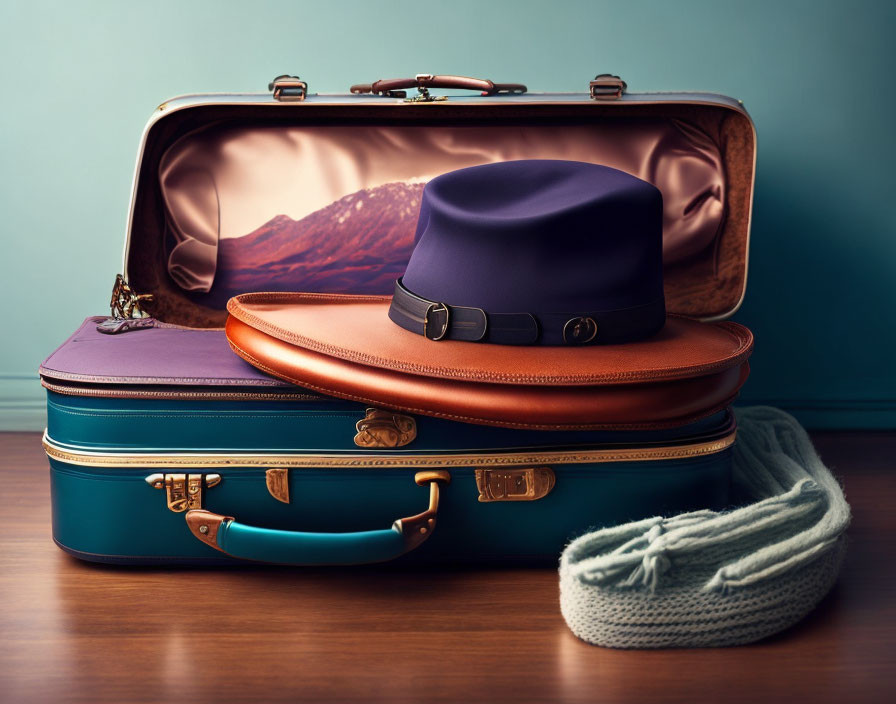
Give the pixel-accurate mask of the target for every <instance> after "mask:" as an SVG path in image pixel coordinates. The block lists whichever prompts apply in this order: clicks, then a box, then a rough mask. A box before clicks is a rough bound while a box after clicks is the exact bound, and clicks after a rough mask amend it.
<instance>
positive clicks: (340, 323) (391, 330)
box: [227, 293, 753, 386]
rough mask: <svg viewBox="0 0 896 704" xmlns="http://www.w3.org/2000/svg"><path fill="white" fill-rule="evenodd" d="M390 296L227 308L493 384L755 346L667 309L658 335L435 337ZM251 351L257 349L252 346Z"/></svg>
mask: <svg viewBox="0 0 896 704" xmlns="http://www.w3.org/2000/svg"><path fill="white" fill-rule="evenodd" d="M389 300H390V299H389V298H388V297H385V296H357V295H355V296H353V295H345V294H312V293H252V294H244V295H242V296H237V297H235V298H232V299H231V300H230V301H229V302H228V304H227V310H228V311H229V312H230V315H231V319H232V318H237V319H239V320H240V321H242V322H243V323H245V324H247V325H248V326H251V327H253V328H256V329H258V330H260V331H262V332H264V333H266V334H267V335H270V336H271V337H274V338H276V339H278V340H282V341H283V342H288V343H289V344H291V345H294V346H297V347H301V348H304V349H306V350H308V351H311V352H317V353H320V354H323V355H328V356H332V357H336V358H339V359H342V360H345V361H348V362H354V363H356V364H360V365H366V366H371V367H378V368H380V369H383V370H390V371H396V372H403V373H405V374H414V375H419V376H426V377H438V378H442V379H452V380H459V381H474V382H483V383H489V384H521V385H535V386H558V385H559V386H584V385H609V384H645V383H652V382H658V381H659V382H665V381H670V380H673V379H685V378H694V377H701V376H705V375H708V374H712V373H715V372H720V371H723V370H725V369H729V368H732V367H737V366H738V365H740V364H741V363H742V362H744V361H745V360H746V359H747V358H748V357H749V356H750V353H751V352H752V348H753V335H752V333H751V332H750V331H749V330H748V329H747V328H745V327H743V326H742V325H738V324H737V323H730V322H722V323H701V322H698V321H695V320H690V319H688V318H683V317H678V316H669V318H668V321H667V323H666V327H665V328H664V329H663V331H661V332H660V333H659V334H658V335H656V336H655V337H654V338H651V339H649V340H644V341H639V342H633V343H628V344H624V345H593V346H588V347H538V348H532V347H524V346H510V345H487V344H486V345H477V344H471V343H468V342H459V341H452V340H445V341H440V342H434V341H432V340H428V339H426V338H424V337H422V336H420V335H415V334H414V333H412V332H408V331H407V330H404V329H402V328H400V327H399V326H397V325H395V324H394V323H392V322H391V321H390V320H389V319H388V315H387V312H388V306H389ZM229 326H230V322H229V321H228V327H229ZM228 335H229V333H228ZM246 351H247V352H249V353H250V354H251V353H252V349H251V348H249V349H247V350H246ZM276 368H277V367H276V365H275V369H276Z"/></svg>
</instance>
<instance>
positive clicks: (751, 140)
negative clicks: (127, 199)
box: [40, 77, 755, 565]
mask: <svg viewBox="0 0 896 704" xmlns="http://www.w3.org/2000/svg"><path fill="white" fill-rule="evenodd" d="M436 78H439V77H436ZM442 78H444V77H442ZM448 78H449V79H450V78H451V77H448ZM427 80H428V79H427V78H426V77H423V78H419V77H418V79H416V83H417V84H418V85H419V86H420V87H421V88H422V89H421V90H420V91H419V92H418V96H417V97H416V98H415V99H413V100H408V99H407V98H406V97H403V96H401V95H399V94H398V93H397V92H396V91H394V90H383V91H380V92H378V93H377V92H376V91H374V94H373V95H370V96H363V95H356V94H351V95H345V96H314V95H309V94H308V88H307V85H306V84H305V83H304V82H303V81H299V80H298V79H294V78H289V77H286V78H283V77H281V78H280V79H278V80H277V81H275V82H274V83H273V84H272V93H267V94H251V95H246V94H241V95H217V96H187V97H184V98H179V99H174V100H171V101H168V102H166V103H163V104H162V105H161V106H159V109H158V110H157V111H156V112H155V114H154V115H153V117H152V119H151V120H150V122H149V124H148V126H147V128H146V130H145V131H144V134H143V140H142V143H141V146H140V151H139V157H138V163H137V171H136V176H135V183H134V191H133V196H132V202H131V209H130V216H129V221H128V236H127V244H126V248H125V263H124V274H125V275H124V276H123V277H119V278H118V279H117V280H116V286H115V289H114V291H113V298H112V312H113V314H112V316H110V317H91V318H88V319H87V320H86V321H85V322H84V323H83V325H82V326H81V327H80V328H79V329H78V330H77V331H76V332H75V333H74V334H73V335H72V337H71V338H69V339H68V340H67V341H66V342H65V343H63V344H62V345H61V346H60V347H59V348H58V349H57V350H56V351H55V352H54V353H53V354H51V355H50V357H49V358H48V359H47V360H45V362H44V363H43V365H42V366H41V369H40V374H41V379H42V383H43V385H44V386H45V387H46V390H47V409H48V426H47V431H46V434H45V436H44V441H43V442H44V447H45V449H46V452H47V454H48V457H49V462H50V471H51V487H52V499H53V502H52V503H53V537H54V540H55V541H56V543H57V544H58V545H59V546H60V547H61V548H62V549H63V550H65V551H66V552H68V553H71V554H72V555H75V556H76V557H79V558H82V559H85V560H91V561H100V562H113V563H146V564H172V563H194V564H213V563H226V564H236V563H239V562H243V561H249V562H269V563H283V564H299V565H330V564H359V563H371V562H382V561H387V560H392V559H398V558H400V559H401V560H416V561H438V562H442V563H445V562H488V563H497V562H502V561H515V562H519V561H541V562H544V561H555V560H556V559H557V558H558V556H559V554H560V551H561V550H562V548H563V547H564V545H565V544H566V543H567V542H568V541H569V540H571V539H573V538H574V537H576V536H577V535H580V534H581V533H583V532H585V531H588V530H590V529H594V528H596V527H600V526H606V525H612V524H615V523H621V522H624V521H629V520H632V519H637V518H640V517H646V516H651V515H656V514H662V513H675V512H680V511H685V510H692V509H699V508H712V509H719V508H723V507H724V506H726V505H727V503H728V484H729V476H730V469H731V452H732V445H733V443H734V441H735V435H736V429H735V427H734V419H733V416H732V414H731V413H730V411H729V410H728V409H727V408H725V407H724V405H719V404H714V405H713V406H712V407H706V408H702V409H701V411H700V412H697V413H693V414H691V416H690V417H688V418H683V419H682V422H681V423H679V424H676V425H672V426H670V427H637V426H632V425H628V426H625V427H621V426H620V427H611V426H607V427H605V428H603V429H596V430H587V431H583V430H523V429H510V428H499V427H490V426H479V425H471V424H464V423H459V422H453V421H449V420H442V419H438V418H432V417H425V416H416V417H415V416H411V415H407V414H399V413H395V412H391V411H387V410H384V409H376V408H368V407H365V406H364V405H361V404H357V403H353V402H349V401H342V400H336V399H330V398H326V397H322V396H318V395H314V394H311V393H307V392H305V391H303V390H301V389H298V388H296V387H293V386H290V385H288V384H286V383H285V382H282V381H279V380H277V379H274V378H272V377H269V376H266V375H265V374H263V373H261V372H258V371H257V370H255V369H254V368H252V367H250V366H249V365H248V364H246V363H244V362H243V361H242V360H240V359H239V358H237V357H236V356H235V355H234V354H233V353H232V352H231V350H230V349H229V347H228V344H227V341H226V339H225V337H224V333H223V330H222V329H221V327H222V326H223V322H224V320H225V317H226V313H225V311H224V306H225V304H226V301H227V299H228V298H229V297H230V296H232V295H234V294H237V293H242V292H246V291H257V290H275V291H277V290H310V291H322V292H354V293H387V292H389V291H390V290H391V286H392V283H393V282H394V279H395V278H396V276H397V275H399V274H400V273H401V271H402V269H403V266H404V263H405V261H406V258H407V256H408V254H409V252H410V248H411V244H412V239H413V229H414V224H415V221H416V215H417V213H416V211H415V209H414V205H415V204H416V205H417V206H419V191H420V187H421V184H422V183H424V182H425V180H426V179H427V178H428V177H431V176H432V175H434V174H435V173H439V172H440V171H443V170H448V168H449V167H457V166H463V165H467V164H473V163H483V162H484V161H493V160H499V159H509V158H577V159H579V160H590V161H595V162H598V163H607V164H608V165H611V166H616V167H617V168H624V169H628V170H629V171H631V172H633V173H637V174H639V175H641V176H642V177H646V176H648V175H649V176H650V177H651V180H652V181H653V182H654V183H655V184H656V185H658V186H659V187H660V188H661V190H662V191H663V195H664V200H665V202H666V203H668V204H669V208H670V209H671V210H670V213H671V214H670V215H669V217H668V218H667V221H668V222H667V230H668V232H665V233H664V235H665V239H666V240H667V241H668V248H667V249H664V257H666V258H668V266H667V272H666V288H667V302H668V306H669V309H670V311H672V312H675V313H679V314H684V315H689V316H692V317H695V318H699V319H704V320H717V319H722V318H724V317H727V316H728V315H730V314H731V313H733V311H734V310H735V309H736V308H737V306H738V305H739V304H740V301H741V299H742V297H743V293H744V288H745V281H746V257H747V241H748V232H749V213H750V202H751V197H752V178H753V155H754V150H755V134H754V131H753V127H752V123H751V122H750V120H749V117H748V116H747V114H746V112H745V111H744V110H743V107H742V106H741V105H740V104H739V103H737V102H736V101H733V100H731V99H728V98H724V97H721V96H711V95H699V94H698V95H695V94H651V95H650V96H645V95H638V94H630V93H626V92H625V90H624V83H622V82H621V81H619V80H618V79H614V78H613V77H599V79H596V80H595V81H592V85H591V86H590V92H589V93H588V94H583V95H567V94H563V95H559V94H558V95H554V94H538V95H531V94H526V93H525V92H521V90H522V91H524V90H525V89H524V88H522V87H520V86H517V87H516V88H515V90H514V91H513V92H512V94H507V93H506V92H501V91H498V90H497V89H496V90H495V91H492V92H491V93H490V94H486V95H480V96H475V97H462V96H453V95H452V96H450V97H448V98H447V99H444V100H438V99H437V98H438V97H444V96H433V95H432V94H430V93H429V91H428V90H424V89H426V88H427V86H429V87H434V86H436V85H450V84H452V83H451V80H447V79H446V80H443V81H442V82H441V83H439V82H433V81H432V80H430V81H429V83H427ZM458 85H460V86H461V87H469V85H467V84H458ZM486 87H487V86H486ZM610 88H613V90H610ZM616 89H618V90H616ZM357 92H360V91H357ZM485 92H486V93H488V91H485ZM617 93H618V94H617ZM639 169H648V171H649V174H646V175H645V173H644V172H642V171H639ZM683 174H684V176H683ZM415 198H416V199H417V200H415ZM676 209H677V210H676ZM676 214H677V215H678V217H673V216H675V215H676ZM744 369H746V367H744ZM745 374H746V372H745V371H744V376H745ZM730 400H731V399H727V401H726V404H727V402H730ZM698 401H699V400H698Z"/></svg>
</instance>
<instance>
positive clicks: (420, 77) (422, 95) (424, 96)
mask: <svg viewBox="0 0 896 704" xmlns="http://www.w3.org/2000/svg"><path fill="white" fill-rule="evenodd" d="M414 80H416V81H417V95H413V96H411V97H410V98H405V99H404V102H406V103H433V102H436V101H442V100H448V96H447V95H430V93H429V88H427V87H426V86H424V85H420V81H431V80H432V74H431V73H418V74H417V75H416V76H414Z"/></svg>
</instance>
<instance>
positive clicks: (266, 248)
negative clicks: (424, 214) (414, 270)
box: [190, 182, 424, 307]
mask: <svg viewBox="0 0 896 704" xmlns="http://www.w3.org/2000/svg"><path fill="white" fill-rule="evenodd" d="M423 185H424V184H422V183H404V182H394V183H387V184H384V185H382V186H377V187H376V188H368V189H363V190H360V191H357V192H355V193H352V194H350V195H347V196H344V197H343V198H340V199H339V200H337V201H335V202H334V203H331V204H330V205H328V206H326V207H325V208H321V209H320V210H316V211H315V212H313V213H310V214H309V215H306V216H305V217H304V218H302V219H301V220H293V219H292V218H290V217H288V216H286V215H277V216H276V217H274V218H273V219H271V220H269V221H268V222H266V223H265V224H264V225H262V226H261V227H259V228H258V229H256V230H255V231H253V232H251V233H249V234H248V235H244V236H242V237H232V238H227V239H222V240H220V242H219V243H218V266H217V271H216V273H215V281H214V284H213V285H212V288H211V290H210V291H209V292H208V293H202V294H195V293H194V294H191V295H190V297H191V298H193V299H194V300H196V301H197V302H199V303H203V304H205V305H210V306H214V307H220V306H223V305H224V304H226V302H227V300H228V299H229V298H230V297H231V296H235V295H237V294H240V293H248V292H251V291H308V292H315V293H365V294H391V293H392V289H393V286H394V284H395V280H396V279H397V278H398V277H400V276H401V275H402V274H403V273H404V269H405V265H406V264H407V261H408V259H409V258H410V256H411V250H412V249H413V244H414V231H415V230H416V227H417V216H418V215H419V212H420V198H421V195H422V193H423Z"/></svg>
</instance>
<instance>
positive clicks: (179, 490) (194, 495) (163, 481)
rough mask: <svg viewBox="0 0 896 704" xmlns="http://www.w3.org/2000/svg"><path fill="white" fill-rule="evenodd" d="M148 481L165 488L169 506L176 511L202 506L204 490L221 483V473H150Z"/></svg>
mask: <svg viewBox="0 0 896 704" xmlns="http://www.w3.org/2000/svg"><path fill="white" fill-rule="evenodd" d="M146 483H147V484H149V485H150V486H151V487H152V488H153V489H164V490H165V495H166V498H167V499H168V508H169V509H171V510H172V511H175V512H176V513H182V512H183V511H189V510H192V509H194V508H202V490H203V489H210V488H211V487H213V486H217V485H218V484H220V483H221V475H220V474H204V475H203V474H150V475H149V476H148V477H146Z"/></svg>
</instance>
